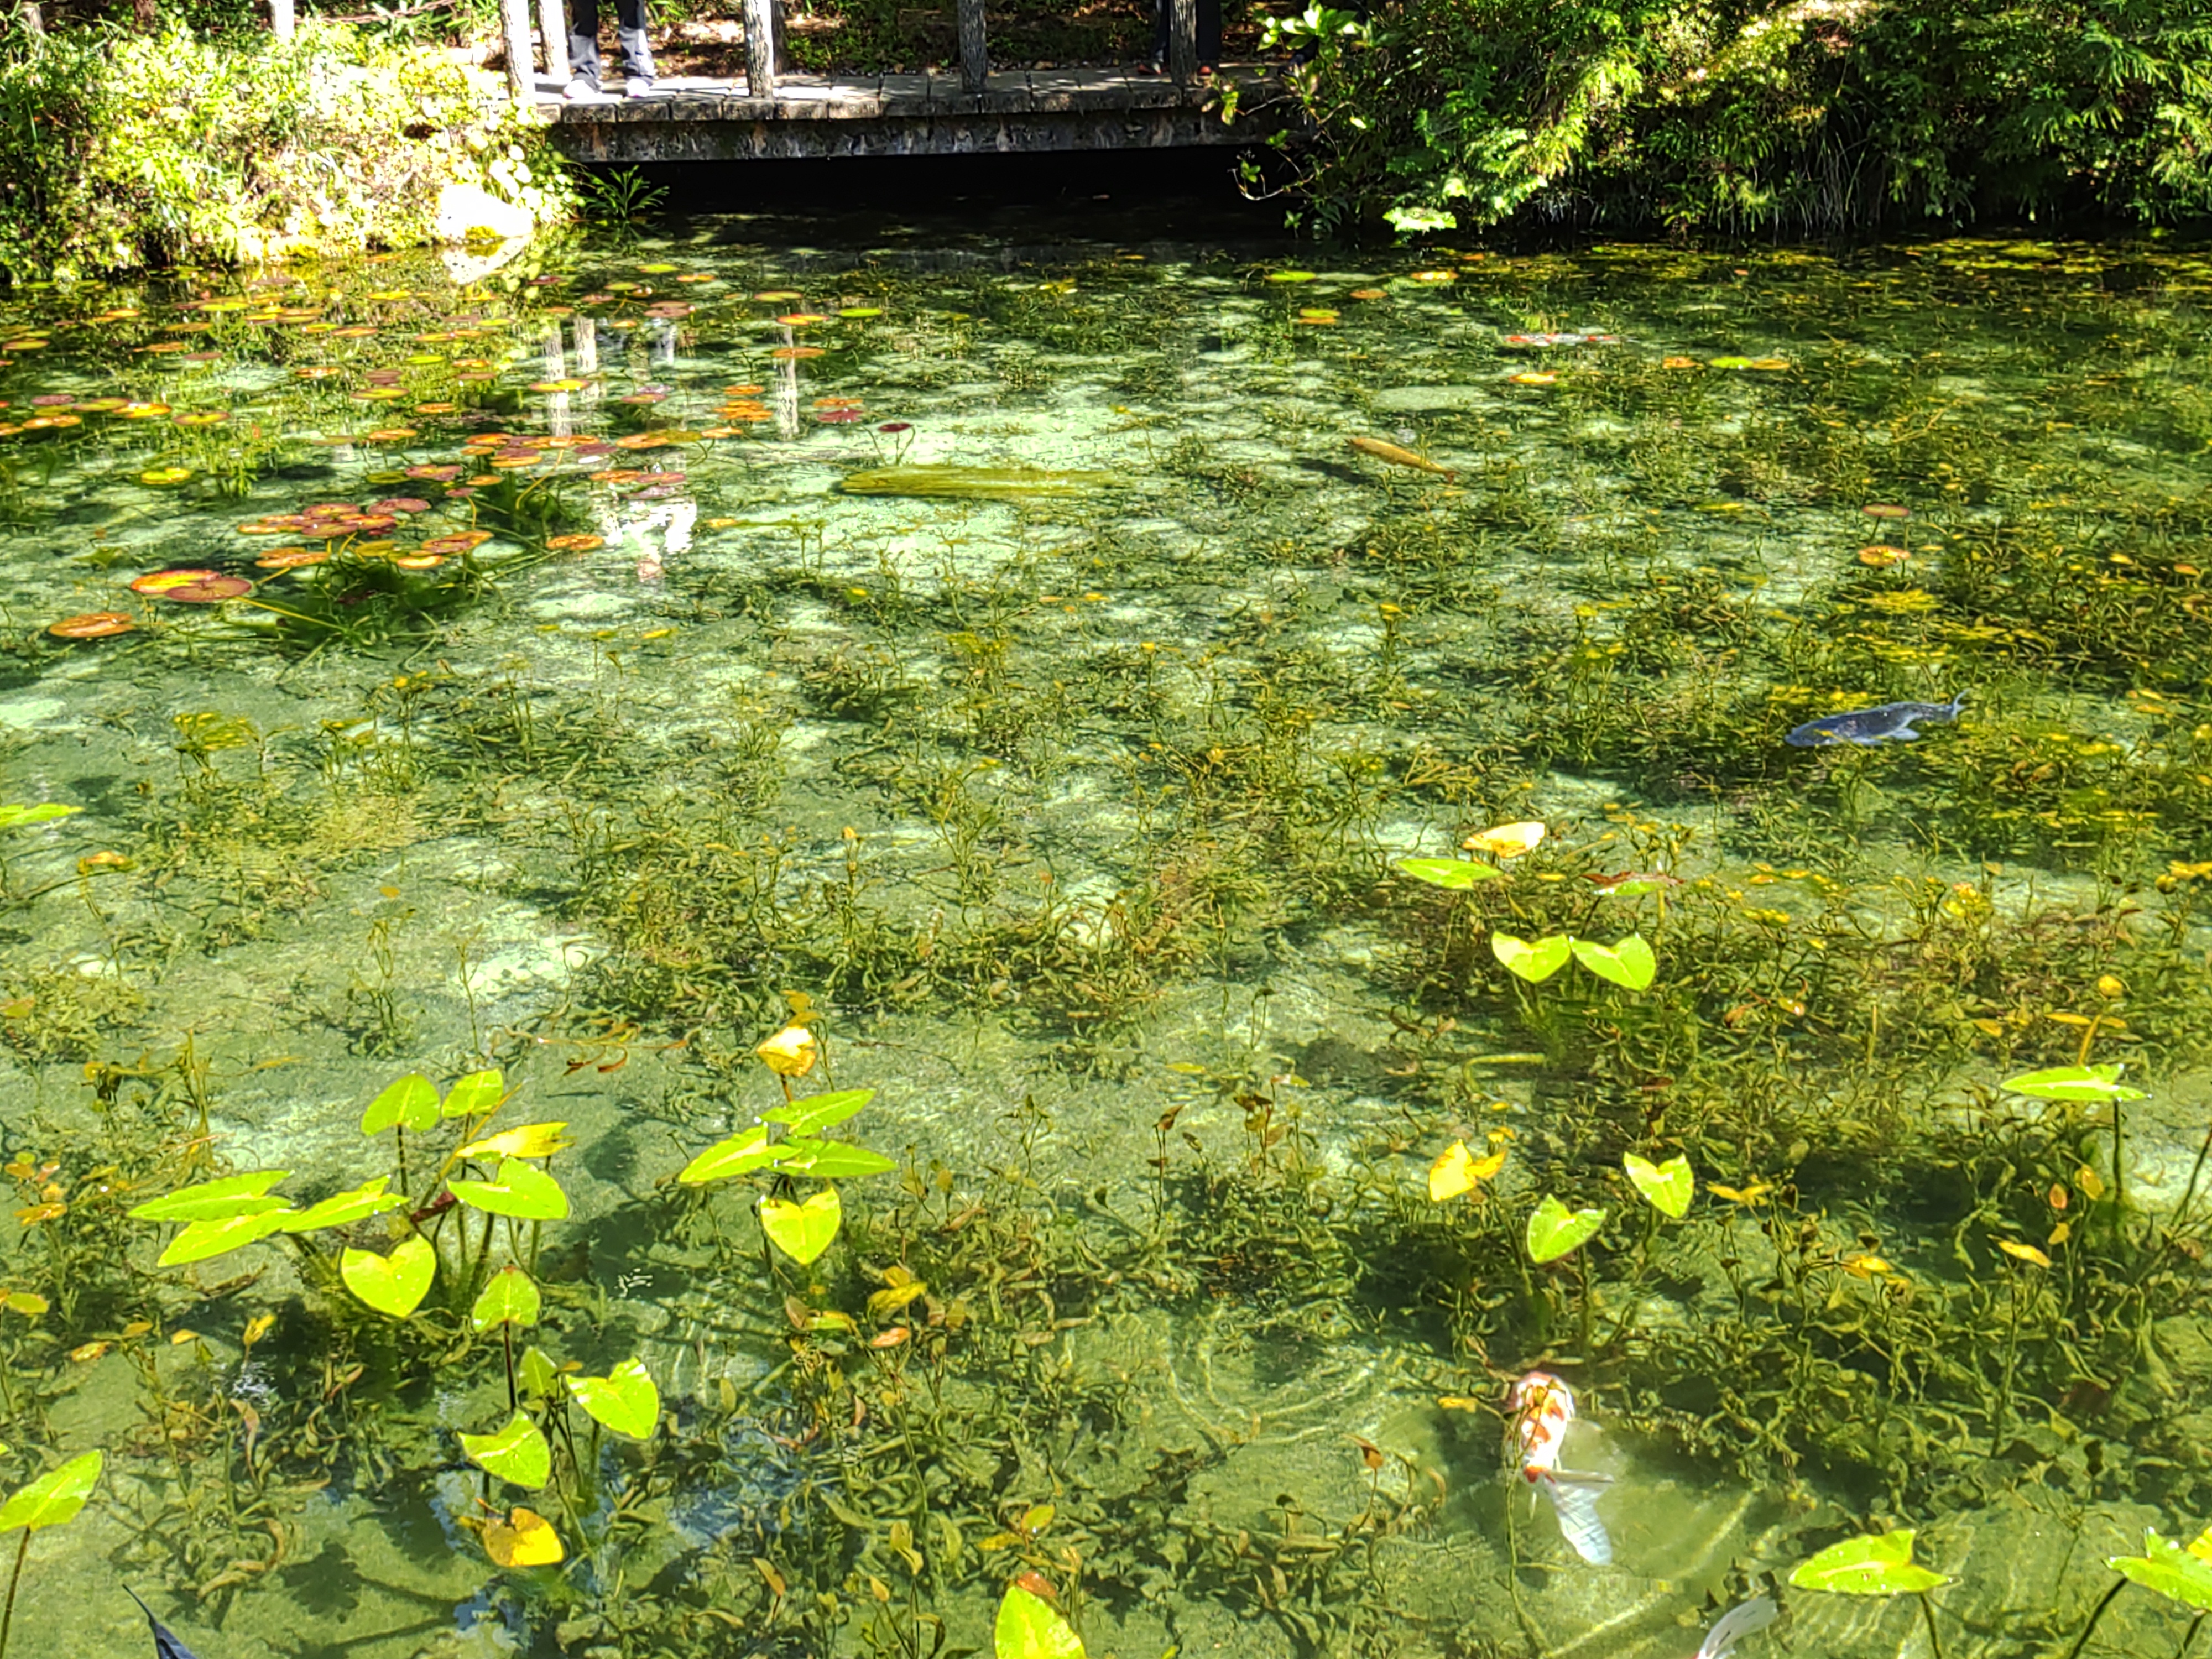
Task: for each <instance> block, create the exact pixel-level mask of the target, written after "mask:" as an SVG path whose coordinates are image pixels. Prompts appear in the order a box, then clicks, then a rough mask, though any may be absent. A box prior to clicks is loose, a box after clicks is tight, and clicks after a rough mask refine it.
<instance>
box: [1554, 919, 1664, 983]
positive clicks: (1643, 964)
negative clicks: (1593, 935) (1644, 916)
mask: <svg viewBox="0 0 2212 1659" xmlns="http://www.w3.org/2000/svg"><path fill="white" fill-rule="evenodd" d="M1545 942H1546V943H1547V944H1548V943H1549V942H1550V941H1549V940H1547V941H1545ZM1569 943H1570V945H1571V948H1572V949H1573V951H1574V953H1575V960H1576V961H1577V962H1579V963H1582V965H1583V967H1585V968H1587V969H1589V970H1590V972H1592V973H1593V974H1595V975H1597V976H1598V977H1599V978H1600V979H1602V980H1609V981H1612V982H1613V984H1615V985H1619V986H1623V987H1626V988H1627V989H1629V990H1631V991H1641V990H1644V988H1646V987H1649V986H1650V983H1651V981H1652V978H1653V976H1654V975H1656V974H1657V973H1658V971H1659V963H1658V961H1657V959H1656V957H1653V956H1652V954H1651V947H1650V945H1647V944H1645V943H1644V935H1643V934H1641V933H1631V934H1630V935H1629V936H1628V937H1627V938H1626V939H1621V940H1619V941H1618V942H1616V943H1614V944H1612V945H1600V944H1597V943H1596V942H1595V941H1594V940H1591V939H1573V940H1571V941H1569Z"/></svg>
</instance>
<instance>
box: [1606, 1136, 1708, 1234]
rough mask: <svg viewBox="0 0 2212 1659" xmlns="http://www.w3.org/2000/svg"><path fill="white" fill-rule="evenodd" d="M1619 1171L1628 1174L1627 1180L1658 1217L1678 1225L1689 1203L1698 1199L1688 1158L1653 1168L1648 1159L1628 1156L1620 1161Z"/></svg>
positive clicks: (1686, 1211) (1669, 1160)
mask: <svg viewBox="0 0 2212 1659" xmlns="http://www.w3.org/2000/svg"><path fill="white" fill-rule="evenodd" d="M1620 1167H1621V1168H1622V1169H1624V1170H1626V1171H1627V1172H1628V1179H1629V1180H1630V1182H1632V1183H1633V1185H1634V1186H1635V1188H1636V1190H1637V1191H1638V1192H1639V1193H1641V1194H1644V1201H1645V1202H1646V1203H1648V1204H1649V1205H1650V1206H1651V1207H1652V1208H1653V1209H1655V1210H1656V1211H1658V1212H1660V1214H1662V1215H1664V1216H1670V1217H1672V1218H1674V1220H1676V1221H1680V1219H1681V1218H1683V1217H1684V1216H1686V1215H1687V1214H1688V1213H1689V1212H1690V1200H1692V1198H1694V1197H1696V1196H1697V1192H1698V1178H1697V1176H1694V1175H1692V1173H1691V1172H1690V1160H1689V1159H1688V1158H1683V1157H1680V1156H1677V1157H1674V1158H1668V1160H1667V1161H1666V1162H1665V1163H1664V1164H1654V1163H1653V1162H1652V1161H1651V1160H1650V1158H1644V1157H1640V1156H1639V1155H1638V1154H1637V1153H1635V1152H1627V1153H1624V1154H1623V1155H1622V1157H1621V1160H1620Z"/></svg>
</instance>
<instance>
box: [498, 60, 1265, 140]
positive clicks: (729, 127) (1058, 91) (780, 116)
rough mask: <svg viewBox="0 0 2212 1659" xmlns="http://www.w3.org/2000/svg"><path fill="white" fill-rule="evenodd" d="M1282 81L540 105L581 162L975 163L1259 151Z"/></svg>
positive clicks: (1006, 81) (1085, 72)
mask: <svg viewBox="0 0 2212 1659" xmlns="http://www.w3.org/2000/svg"><path fill="white" fill-rule="evenodd" d="M1276 84H1277V82H1276V81H1275V76H1274V71H1273V66H1271V65H1267V64H1223V65H1222V67H1221V70H1220V72H1219V74H1218V75H1217V76H1214V77H1212V80H1210V81H1204V80H1201V81H1199V82H1194V83H1192V84H1191V85H1188V86H1181V85H1178V84H1176V82H1173V81H1171V80H1169V79H1167V78H1166V77H1164V76H1158V75H1137V74H1131V73H1129V72H1127V71H1126V70H1119V69H1053V70H993V71H992V73H991V74H990V76H988V77H987V80H986V82H985V84H984V88H983V90H982V91H981V92H969V91H968V90H967V89H966V88H965V87H964V86H963V83H962V81H961V77H960V75H959V73H958V71H957V70H952V71H940V72H936V73H932V74H927V75H878V76H836V77H829V76H804V75H783V76H777V77H776V81H775V95H774V96H772V97H768V98H754V97H750V96H748V95H747V94H746V92H745V89H744V82H742V81H738V82H730V81H709V80H704V79H701V78H699V77H696V76H674V77H671V78H669V79H667V80H663V81H659V82H655V83H654V93H655V95H654V96H653V97H652V98H647V99H637V100H624V99H623V98H620V97H618V96H611V95H610V96H603V97H599V98H594V99H586V100H577V101H575V102H573V103H572V102H569V101H568V100H563V99H561V98H559V97H557V96H554V95H552V94H553V93H554V88H553V87H552V86H551V83H550V82H546V81H544V80H543V79H540V80H539V81H538V94H539V96H538V100H537V103H538V108H539V109H540V110H541V111H542V112H544V114H545V115H547V116H548V117H549V118H551V119H552V120H553V121H554V122H555V124H556V126H555V137H556V139H557V140H558V142H559V143H561V145H562V148H563V149H567V150H568V152H569V153H570V154H571V155H574V157H575V158H576V159H577V160H578V161H746V160H766V159H770V158H780V157H788V158H793V159H798V158H823V157H831V156H854V155H975V154H981V153H985V152H992V151H1010V150H1072V149H1158V148H1164V147H1168V146H1181V145H1193V144H1247V143H1255V142H1256V141H1257V140H1258V139H1260V138H1261V137H1264V136H1265V132H1266V131H1267V126H1266V125H1265V122H1264V117H1260V116H1258V114H1257V112H1254V113H1245V112H1247V111H1252V110H1253V106H1255V105H1257V104H1261V103H1263V102H1265V101H1266V94H1267V92H1268V91H1270V90H1271V89H1273V88H1274V86H1275V85H1276ZM1225 87H1234V88H1236V91H1237V98H1238V100H1239V105H1240V113H1239V115H1238V117H1237V119H1236V120H1235V121H1234V122H1227V123H1225V122H1224V121H1223V120H1222V118H1221V111H1222V105H1223V95H1222V94H1223V89H1224V88H1225Z"/></svg>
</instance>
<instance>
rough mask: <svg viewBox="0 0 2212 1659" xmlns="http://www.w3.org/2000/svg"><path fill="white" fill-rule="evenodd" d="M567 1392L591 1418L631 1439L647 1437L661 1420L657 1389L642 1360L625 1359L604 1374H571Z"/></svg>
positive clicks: (647, 1438)
mask: <svg viewBox="0 0 2212 1659" xmlns="http://www.w3.org/2000/svg"><path fill="white" fill-rule="evenodd" d="M568 1392H569V1393H570V1394H571V1395H574V1397H575V1401H576V1403H577V1404H578V1405H579V1406H581V1407H583V1408H584V1410H585V1411H586V1413H589V1414H590V1415H591V1417H592V1420H593V1421H594V1422H598V1423H602V1424H604V1425H606V1426H607V1427H608V1428H611V1429H612V1430H613V1431H615V1432H616V1433H617V1434H626V1435H629V1437H631V1438H632V1439H634V1440H649V1439H651V1438H652V1437H653V1426H654V1425H656V1424H657V1423H659V1421H660V1390H659V1389H656V1388H654V1387H653V1378H652V1376H649V1375H648V1374H647V1371H646V1369H645V1365H644V1364H643V1362H641V1361H640V1360H635V1359H625V1360H623V1363H622V1364H619V1365H617V1366H616V1367H615V1368H614V1369H613V1370H611V1371H609V1372H608V1373H607V1374H606V1375H605V1376H572V1377H570V1378H568Z"/></svg>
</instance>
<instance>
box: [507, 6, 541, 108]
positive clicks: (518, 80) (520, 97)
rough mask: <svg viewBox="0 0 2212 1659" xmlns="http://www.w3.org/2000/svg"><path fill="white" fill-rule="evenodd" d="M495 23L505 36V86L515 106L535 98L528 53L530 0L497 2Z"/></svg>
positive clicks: (533, 71)
mask: <svg viewBox="0 0 2212 1659" xmlns="http://www.w3.org/2000/svg"><path fill="white" fill-rule="evenodd" d="M499 19H500V24H501V29H502V30H503V32H504V33H505V34H506V36H507V90H508V91H510V92H511V93H513V94H514V101H515V102H516V103H518V104H527V103H533V102H535V101H536V100H537V97H538V85H537V82H538V65H537V61H536V59H535V58H533V57H532V53H531V51H530V0H499Z"/></svg>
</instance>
